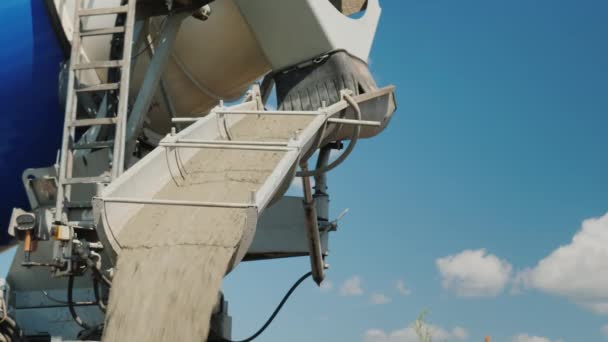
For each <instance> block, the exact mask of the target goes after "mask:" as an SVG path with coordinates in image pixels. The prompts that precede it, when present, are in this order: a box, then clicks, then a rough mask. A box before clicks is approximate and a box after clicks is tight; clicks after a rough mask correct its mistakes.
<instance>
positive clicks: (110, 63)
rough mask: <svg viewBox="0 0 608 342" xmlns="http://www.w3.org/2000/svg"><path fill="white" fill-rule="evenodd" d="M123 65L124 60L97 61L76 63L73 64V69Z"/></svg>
mask: <svg viewBox="0 0 608 342" xmlns="http://www.w3.org/2000/svg"><path fill="white" fill-rule="evenodd" d="M121 66H123V65H122V61H97V62H89V63H79V64H74V65H72V69H74V70H83V69H102V68H120V67H121Z"/></svg>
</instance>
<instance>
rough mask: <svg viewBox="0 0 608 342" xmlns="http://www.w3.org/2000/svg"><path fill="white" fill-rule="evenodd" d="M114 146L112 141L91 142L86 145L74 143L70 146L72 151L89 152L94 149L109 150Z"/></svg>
mask: <svg viewBox="0 0 608 342" xmlns="http://www.w3.org/2000/svg"><path fill="white" fill-rule="evenodd" d="M113 146H114V140H107V141H93V142H87V143H76V144H74V146H72V149H73V150H90V149H96V148H110V147H113Z"/></svg>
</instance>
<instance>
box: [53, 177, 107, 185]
mask: <svg viewBox="0 0 608 342" xmlns="http://www.w3.org/2000/svg"><path fill="white" fill-rule="evenodd" d="M109 182H110V177H107V176H101V177H75V178H65V179H62V180H61V181H60V183H61V184H97V183H109Z"/></svg>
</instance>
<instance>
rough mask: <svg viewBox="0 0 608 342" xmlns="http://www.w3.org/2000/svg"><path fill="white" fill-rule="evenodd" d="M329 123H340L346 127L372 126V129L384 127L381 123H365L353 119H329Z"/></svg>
mask: <svg viewBox="0 0 608 342" xmlns="http://www.w3.org/2000/svg"><path fill="white" fill-rule="evenodd" d="M327 122H330V123H340V124H345V125H360V126H372V127H380V126H382V123H381V122H378V121H365V120H351V119H338V118H335V119H331V118H330V119H327Z"/></svg>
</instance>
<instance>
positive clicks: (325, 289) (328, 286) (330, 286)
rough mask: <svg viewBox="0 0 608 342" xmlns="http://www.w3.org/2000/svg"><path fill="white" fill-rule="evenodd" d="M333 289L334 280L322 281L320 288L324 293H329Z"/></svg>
mask: <svg viewBox="0 0 608 342" xmlns="http://www.w3.org/2000/svg"><path fill="white" fill-rule="evenodd" d="M333 289H334V283H332V282H331V281H329V280H324V281H323V282H322V283H321V286H320V287H319V290H320V291H321V292H322V293H328V292H331V290H333Z"/></svg>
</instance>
